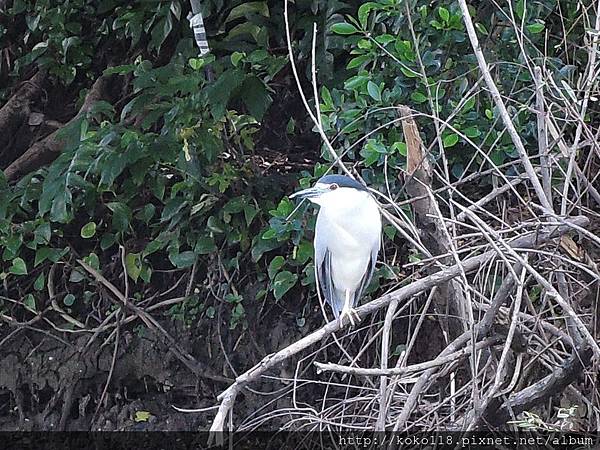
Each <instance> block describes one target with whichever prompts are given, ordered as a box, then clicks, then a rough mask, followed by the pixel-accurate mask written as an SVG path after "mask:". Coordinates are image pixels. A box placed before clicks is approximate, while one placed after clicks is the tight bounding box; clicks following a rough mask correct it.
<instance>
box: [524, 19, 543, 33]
mask: <svg viewBox="0 0 600 450" xmlns="http://www.w3.org/2000/svg"><path fill="white" fill-rule="evenodd" d="M544 27H545V25H544V22H541V21H539V22H535V23H531V24H529V25H527V29H528V30H529V32H530V33H532V34H538V33H541V32H542V31H544Z"/></svg>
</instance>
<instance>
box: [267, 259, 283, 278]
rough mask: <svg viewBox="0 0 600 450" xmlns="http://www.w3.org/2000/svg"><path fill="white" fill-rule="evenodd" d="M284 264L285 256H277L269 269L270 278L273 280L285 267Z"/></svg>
mask: <svg viewBox="0 0 600 450" xmlns="http://www.w3.org/2000/svg"><path fill="white" fill-rule="evenodd" d="M284 264H285V259H284V258H283V256H281V255H277V256H276V257H275V258H273V259H272V260H271V263H270V264H269V268H268V273H269V278H273V277H274V276H275V275H276V274H277V272H279V269H281V268H282V267H283V265H284Z"/></svg>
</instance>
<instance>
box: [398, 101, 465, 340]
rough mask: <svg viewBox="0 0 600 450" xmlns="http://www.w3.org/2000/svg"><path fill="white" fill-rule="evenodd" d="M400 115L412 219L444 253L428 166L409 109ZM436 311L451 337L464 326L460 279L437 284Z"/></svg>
mask: <svg viewBox="0 0 600 450" xmlns="http://www.w3.org/2000/svg"><path fill="white" fill-rule="evenodd" d="M398 111H399V113H400V117H401V118H402V131H403V133H404V139H405V140H406V149H407V153H406V171H407V173H408V175H409V178H408V179H407V180H406V183H405V185H404V187H405V189H406V193H407V194H408V195H409V197H411V198H418V199H419V200H416V201H415V202H414V203H413V210H414V213H415V221H416V223H417V228H418V229H419V230H420V233H421V239H422V241H423V243H424V244H425V246H426V247H427V249H428V250H429V251H430V252H431V254H432V255H433V256H438V255H444V254H448V253H450V252H451V251H452V243H451V242H450V239H449V238H448V236H447V234H446V233H444V224H442V223H441V220H440V218H439V214H438V211H439V206H438V205H437V201H436V199H435V197H434V196H433V195H431V192H432V191H433V188H432V173H433V171H432V168H431V164H430V162H429V159H428V158H427V154H426V152H425V149H424V147H423V142H422V140H421V136H420V135H419V129H418V127H417V124H416V123H415V120H414V119H413V117H412V111H411V110H410V108H408V107H406V106H403V105H402V106H400V107H399V108H398ZM451 261H452V258H451V257H450V256H449V257H445V258H444V259H443V260H442V261H441V262H442V263H444V264H446V265H448V264H449V263H451ZM434 305H435V309H436V311H437V312H438V313H439V314H440V321H441V324H442V328H443V329H444V331H445V332H446V333H449V336H451V337H455V336H458V335H459V334H461V333H462V332H463V331H465V330H466V324H467V323H468V322H469V321H468V315H467V314H466V309H465V308H466V307H467V302H466V300H465V296H464V292H463V291H462V289H461V287H460V283H458V282H457V281H455V280H452V281H450V282H449V283H447V284H445V285H442V286H439V289H438V292H437V294H436V296H435V298H434Z"/></svg>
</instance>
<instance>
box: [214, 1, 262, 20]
mask: <svg viewBox="0 0 600 450" xmlns="http://www.w3.org/2000/svg"><path fill="white" fill-rule="evenodd" d="M253 14H258V15H261V16H264V17H269V6H268V4H267V2H266V1H262V2H244V3H242V4H241V5H238V6H236V7H235V8H233V9H232V10H231V11H230V12H229V15H228V16H227V19H225V23H228V22H231V21H233V20H235V19H239V18H240V17H249V16H251V15H253Z"/></svg>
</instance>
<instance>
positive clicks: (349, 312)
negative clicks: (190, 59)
mask: <svg viewBox="0 0 600 450" xmlns="http://www.w3.org/2000/svg"><path fill="white" fill-rule="evenodd" d="M345 316H348V320H349V321H350V325H351V326H352V327H354V326H355V325H356V323H358V322H360V316H359V315H358V313H357V312H356V310H355V309H354V308H352V307H351V306H350V291H348V290H346V298H345V299H344V307H343V308H342V312H341V314H340V319H339V320H340V324H342V323H343V320H344V317H345Z"/></svg>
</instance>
